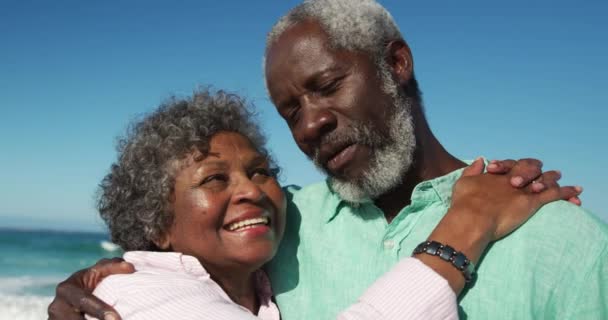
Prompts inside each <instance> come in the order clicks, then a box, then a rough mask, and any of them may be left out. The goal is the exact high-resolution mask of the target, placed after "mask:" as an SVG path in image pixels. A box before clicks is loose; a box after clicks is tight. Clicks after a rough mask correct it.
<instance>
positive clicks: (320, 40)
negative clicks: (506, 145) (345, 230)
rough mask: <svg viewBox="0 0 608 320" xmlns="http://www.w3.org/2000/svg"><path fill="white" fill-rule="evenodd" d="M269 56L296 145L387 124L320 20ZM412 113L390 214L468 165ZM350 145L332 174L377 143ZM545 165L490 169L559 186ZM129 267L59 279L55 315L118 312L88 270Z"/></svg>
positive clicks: (395, 67) (404, 50)
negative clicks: (421, 186)
mask: <svg viewBox="0 0 608 320" xmlns="http://www.w3.org/2000/svg"><path fill="white" fill-rule="evenodd" d="M385 49H386V62H387V63H388V64H389V66H390V69H391V71H392V75H393V77H394V79H396V80H397V82H398V85H399V86H400V87H401V88H402V89H403V90H404V91H405V92H408V90H410V91H411V88H408V86H409V85H411V83H412V82H411V81H412V77H413V60H412V56H411V52H410V50H409V48H408V46H407V44H406V43H405V42H403V41H401V40H394V41H391V42H389V43H388V44H387V45H386V48H385ZM266 61H267V62H266V78H267V81H268V88H269V91H270V95H271V98H272V101H273V102H274V104H275V105H276V106H277V110H278V111H279V113H280V114H281V116H282V117H283V118H284V119H285V120H286V121H287V123H288V125H289V128H290V130H291V132H292V135H293V137H294V140H295V141H296V143H297V144H298V147H299V148H300V149H301V150H302V151H303V152H304V153H305V154H307V155H308V156H309V157H312V156H313V154H314V150H315V149H317V148H320V152H321V160H322V161H321V162H322V163H323V164H324V165H325V164H326V162H327V161H328V160H329V159H330V158H332V157H333V156H334V155H335V154H336V153H339V152H341V151H342V149H343V148H344V147H345V146H331V145H322V144H321V141H322V137H323V136H324V135H326V134H328V133H329V132H332V131H334V130H346V128H347V127H348V125H349V123H351V122H352V121H353V120H363V121H365V122H367V123H371V125H372V126H373V128H374V129H376V130H380V131H382V132H386V131H387V128H386V123H387V119H386V116H387V115H386V113H385V112H379V110H382V108H388V106H389V105H390V104H391V103H392V102H391V100H390V99H389V96H388V95H387V94H385V93H384V92H382V91H381V90H380V87H381V85H380V79H379V77H378V75H377V72H376V70H377V67H376V66H375V65H374V63H373V61H372V60H371V59H370V57H369V56H368V55H367V54H365V53H358V52H352V51H345V50H333V49H330V48H329V46H328V42H327V36H326V34H325V32H324V31H323V30H322V29H321V27H320V26H319V24H318V23H316V22H314V21H308V22H303V23H299V24H296V25H295V26H293V27H291V28H290V29H288V30H287V31H286V32H285V33H284V34H282V35H281V36H280V37H279V39H278V40H277V42H276V43H274V44H273V45H272V46H271V47H270V48H269V51H268V55H267V60H266ZM412 116H413V119H414V126H415V135H416V146H417V148H416V152H415V155H414V163H413V165H412V167H411V168H410V170H409V171H408V172H407V174H406V175H405V177H404V178H403V179H402V181H403V183H401V184H400V185H398V186H397V187H395V188H393V189H391V190H390V191H388V192H386V193H384V194H382V195H381V196H379V197H378V198H377V199H375V200H374V202H375V204H376V205H377V206H378V207H379V208H380V209H382V211H383V212H384V214H385V217H386V219H387V220H388V221H391V220H392V219H393V218H394V217H395V216H396V215H397V214H398V213H399V211H401V209H402V208H404V207H405V206H407V205H408V204H409V203H410V196H411V193H412V191H413V189H414V187H415V186H416V185H417V184H418V183H420V182H421V181H425V180H429V179H433V178H436V177H439V176H442V175H445V174H447V173H449V172H451V171H454V170H456V169H459V168H462V167H464V166H466V164H465V163H463V162H462V161H460V160H458V159H457V158H455V157H453V156H452V155H451V154H449V153H448V152H447V151H446V150H445V149H444V148H443V146H442V145H441V144H440V143H439V141H438V140H437V139H436V138H435V136H434V135H433V133H432V132H431V130H430V127H429V125H428V123H427V121H426V118H425V116H424V114H423V110H422V106H421V105H420V104H419V103H414V104H413V106H412ZM353 149H354V151H352V153H350V155H349V157H348V161H346V163H345V164H343V165H340V166H339V167H337V168H333V169H332V168H328V171H329V173H330V174H331V175H332V176H337V177H347V178H354V177H357V176H358V175H360V174H362V172H363V171H364V170H365V169H366V168H367V165H368V163H369V160H370V157H371V155H372V152H373V150H371V149H370V148H368V147H366V146H364V145H356V146H355V147H354V148H353ZM541 167H542V164H541V163H540V161H538V160H534V159H522V160H519V161H518V162H516V161H513V160H505V161H501V162H496V163H494V164H493V165H491V166H488V168H487V169H488V171H489V172H491V173H495V174H502V173H507V172H509V174H510V175H511V176H512V177H513V178H512V180H511V183H512V185H513V186H514V187H522V188H528V189H531V190H533V191H541V190H543V189H544V188H547V187H555V186H556V185H557V184H556V180H558V179H559V176H560V174H559V173H558V172H556V171H549V172H546V173H544V174H543V173H542V172H541ZM532 181H535V182H536V183H531V182H532ZM558 189H559V188H558ZM571 202H574V203H576V204H580V200H579V199H578V198H572V199H571ZM130 272H133V269H132V267H131V266H130V265H129V264H126V263H120V262H119V260H114V261H100V262H99V263H98V264H97V265H96V266H94V267H93V268H89V269H84V270H81V271H79V272H77V273H75V274H73V275H72V276H71V277H70V278H69V279H67V280H66V281H65V282H63V283H62V284H60V285H59V286H58V288H57V296H56V298H55V300H54V301H53V303H52V304H51V305H50V306H49V317H50V319H83V315H82V313H80V311H84V312H87V313H89V314H91V315H93V316H95V317H98V318H100V319H104V317H105V318H106V319H118V318H119V317H118V315H117V314H116V313H115V312H114V310H113V309H112V308H111V307H109V306H107V305H106V304H105V303H103V302H101V301H99V300H98V299H97V298H95V297H94V296H92V295H90V292H92V290H93V288H94V285H95V283H92V282H91V283H85V278H86V279H90V278H91V277H88V278H87V277H85V275H86V274H90V273H96V274H98V275H99V276H100V277H96V278H102V277H104V276H106V275H109V274H116V273H130ZM111 317H113V318H111Z"/></svg>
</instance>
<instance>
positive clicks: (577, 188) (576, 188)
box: [574, 186, 583, 193]
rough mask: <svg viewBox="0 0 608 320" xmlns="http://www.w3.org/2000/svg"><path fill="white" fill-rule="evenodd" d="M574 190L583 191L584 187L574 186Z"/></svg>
mask: <svg viewBox="0 0 608 320" xmlns="http://www.w3.org/2000/svg"><path fill="white" fill-rule="evenodd" d="M574 190H576V192H578V193H581V192H583V187H581V186H576V187H574Z"/></svg>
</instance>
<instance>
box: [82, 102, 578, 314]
mask: <svg viewBox="0 0 608 320" xmlns="http://www.w3.org/2000/svg"><path fill="white" fill-rule="evenodd" d="M264 144H265V139H264V137H263V136H262V134H261V133H260V129H259V127H258V125H257V124H256V123H255V122H254V121H253V117H252V114H251V112H250V111H249V109H248V106H247V105H246V104H245V102H244V101H243V100H242V99H241V98H239V97H238V96H235V95H231V94H226V93H224V92H215V93H214V92H210V91H199V92H196V93H195V94H194V96H193V97H192V98H191V99H187V100H177V99H173V100H170V101H168V102H166V103H165V104H163V105H161V106H160V108H159V109H158V110H156V111H155V112H154V113H152V114H150V115H149V116H147V117H145V118H144V119H143V120H141V121H139V122H138V123H136V124H135V125H134V126H133V127H132V128H131V130H130V131H129V133H128V134H127V136H126V137H125V138H124V139H122V140H120V143H119V147H118V151H119V157H118V161H117V162H116V163H115V164H113V165H112V168H111V171H110V173H109V174H108V175H107V176H106V177H105V178H104V180H103V181H102V183H101V186H100V198H99V203H98V206H99V212H100V214H101V216H102V218H103V219H104V220H105V222H106V223H107V225H108V227H109V229H110V231H111V235H112V240H113V241H114V242H115V243H117V244H119V245H120V246H121V247H122V248H123V249H124V250H126V253H125V255H124V259H125V260H126V261H127V262H130V263H132V264H133V265H134V267H135V269H136V271H135V272H134V273H131V274H122V275H112V276H109V277H107V278H105V279H103V280H101V279H100V278H99V277H97V275H98V274H97V273H95V272H91V273H87V276H86V277H85V283H86V284H88V285H90V286H95V285H96V284H97V283H98V282H99V281H100V280H101V282H100V283H99V284H98V285H97V287H96V289H95V291H94V294H95V295H96V296H97V297H99V298H101V299H102V300H103V301H105V302H106V303H108V304H109V305H111V306H113V307H114V308H115V309H116V311H118V313H119V314H120V315H121V316H122V317H123V319H169V318H175V319H249V318H256V317H259V318H262V319H280V315H279V310H278V308H277V306H276V305H275V304H274V302H273V300H272V292H271V289H270V283H269V282H268V279H267V278H266V276H265V274H264V272H263V271H262V269H261V268H262V266H263V265H264V264H265V263H266V262H268V261H269V260H270V259H271V258H272V257H273V256H274V255H275V253H276V251H277V248H278V246H279V242H280V241H281V238H282V236H283V232H284V227H285V219H286V199H285V197H284V194H283V192H282V190H281V188H280V186H279V184H278V182H277V173H278V171H279V170H278V168H277V166H276V164H275V162H274V161H273V159H272V157H271V156H270V154H269V152H268V151H267V150H266V148H265V146H264ZM482 169H483V163H482V161H476V162H475V163H474V164H473V165H472V166H471V167H469V168H467V169H466V172H465V173H464V176H465V177H464V178H461V181H460V182H459V183H458V184H457V187H456V188H455V191H454V199H453V206H452V207H453V208H454V209H450V211H451V212H449V213H448V214H447V215H446V218H444V220H442V222H441V223H440V224H439V225H438V226H437V228H436V229H435V231H434V232H433V234H432V235H431V239H433V240H437V241H441V242H443V243H450V244H453V245H454V246H455V247H456V248H457V249H459V250H461V251H462V252H463V254H462V255H463V257H464V254H466V255H467V256H468V257H469V258H470V259H471V260H472V261H477V259H478V258H479V256H480V255H481V253H482V252H483V250H485V247H486V246H487V244H488V243H489V242H490V241H491V240H495V239H497V238H499V237H502V236H503V235H505V234H506V233H508V232H510V231H512V230H513V229H514V228H516V227H517V226H518V225H519V224H521V223H523V221H525V219H527V218H528V217H529V216H530V215H531V214H532V213H533V212H534V211H535V210H536V209H537V208H538V207H540V206H541V205H542V204H544V203H546V202H548V201H551V200H555V198H556V196H552V197H551V196H544V197H539V196H538V195H539V194H538V193H534V192H532V191H530V192H528V194H527V195H526V196H527V197H528V200H530V201H528V202H522V201H512V202H513V204H510V202H509V201H508V200H510V199H512V198H513V197H514V195H513V194H514V193H513V192H512V190H514V189H513V188H512V187H510V186H508V185H507V183H498V182H497V181H498V180H496V179H500V178H501V176H498V175H487V174H485V175H480V174H479V173H480V172H481V171H482ZM500 181H504V180H500ZM500 184H503V185H504V186H499V185H500ZM545 184H546V185H547V186H553V187H556V188H557V186H556V184H555V183H554V181H553V182H552V181H551V179H550V178H549V177H547V178H546V179H545ZM488 186H492V187H493V188H494V190H495V192H494V193H493V195H488V196H486V197H487V199H486V198H483V194H484V193H482V192H478V191H479V190H484V189H486V188H488ZM567 190H570V189H567ZM572 190H573V189H572ZM572 190H571V191H572ZM476 192H477V193H478V194H481V195H482V196H480V197H481V198H479V197H477V198H476V199H477V200H479V199H481V200H487V201H489V202H491V203H496V204H495V205H493V204H490V207H491V208H489V209H488V210H487V211H488V212H487V214H486V215H483V216H479V217H477V220H476V223H475V224H474V225H471V224H470V223H467V221H470V220H468V219H461V218H460V217H461V216H460V217H459V215H462V214H466V212H467V206H466V205H460V204H466V202H465V201H464V199H466V198H467V197H470V195H471V194H472V193H476ZM575 193H576V192H575V191H572V192H570V193H568V194H566V193H562V195H561V196H562V197H564V198H566V199H567V198H570V197H571V196H574V195H576V194H575ZM518 194H519V193H518ZM497 195H498V196H497ZM519 195H520V196H521V194H519ZM513 199H514V198H513ZM498 200H502V201H498ZM492 206H493V207H492ZM507 209H508V210H507ZM505 212H515V213H516V214H506V213H505ZM480 229H481V230H480ZM454 230H458V232H454ZM480 233H481V234H484V235H486V234H487V235H488V236H486V237H482V238H483V239H484V240H483V241H481V242H480V241H477V242H474V241H470V240H472V239H478V238H479V237H478V235H479V234H480ZM469 235H470V237H469ZM473 236H475V238H474V237H473ZM429 245H431V244H430V243H429ZM457 245H458V246H457ZM442 248H443V252H444V253H445V252H447V250H448V249H447V248H445V247H442ZM422 250H424V251H428V250H430V249H429V248H423V249H422ZM441 252H442V251H441V250H440V251H438V252H435V253H436V254H437V255H440V254H441ZM452 255H453V257H456V255H457V253H456V252H452ZM451 263H452V264H454V261H451ZM469 265H470V267H469V268H466V267H467V266H466V265H463V266H461V267H462V268H460V269H457V268H454V267H453V266H452V265H451V264H450V261H443V260H441V259H439V258H437V257H432V256H431V255H418V256H416V258H406V259H404V260H402V261H401V262H400V263H399V264H398V265H397V266H396V267H394V268H393V269H392V270H391V271H390V272H389V273H387V274H386V275H384V276H383V277H381V278H380V279H379V280H378V281H377V282H376V283H374V284H373V285H372V287H371V288H370V289H369V290H368V291H367V292H366V293H365V294H364V295H363V296H362V297H361V299H360V301H359V302H358V303H356V304H354V305H353V306H351V307H350V308H348V309H346V310H345V311H344V312H343V313H342V314H341V315H340V318H343V319H376V318H379V317H388V316H389V315H398V316H399V317H401V316H403V317H408V316H409V317H412V318H416V317H424V318H428V319H433V318H442V319H443V318H457V311H456V310H457V309H456V294H457V293H458V292H459V291H460V290H461V289H462V287H463V283H464V280H465V277H467V276H470V275H471V274H470V272H471V270H472V265H473V264H472V263H470V264H469ZM463 272H464V277H463ZM467 272H468V273H467ZM345 276H348V275H345ZM446 280H447V281H446ZM420 292H425V293H426V294H425V295H420V294H419V293H420ZM455 293H456V294H455ZM319 303H323V302H322V301H320V302H319ZM106 319H110V315H108V316H107V317H106Z"/></svg>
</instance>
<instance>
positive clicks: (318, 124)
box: [298, 97, 337, 144]
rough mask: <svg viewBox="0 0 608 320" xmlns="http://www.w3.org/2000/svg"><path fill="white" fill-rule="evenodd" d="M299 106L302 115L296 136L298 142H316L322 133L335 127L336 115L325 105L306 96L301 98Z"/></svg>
mask: <svg viewBox="0 0 608 320" xmlns="http://www.w3.org/2000/svg"><path fill="white" fill-rule="evenodd" d="M300 106H301V108H302V112H303V116H304V117H303V119H302V120H303V121H302V127H301V128H300V134H299V137H298V140H299V142H300V143H304V144H308V143H314V142H318V141H319V139H321V137H322V136H323V135H325V134H327V133H329V132H331V131H333V130H334V129H335V128H336V126H337V119H336V116H335V114H334V113H332V112H331V110H330V108H328V107H327V106H323V105H321V104H320V103H319V102H318V101H313V100H311V99H308V98H306V97H304V98H302V99H301V101H300Z"/></svg>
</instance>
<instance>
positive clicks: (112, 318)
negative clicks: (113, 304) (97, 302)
mask: <svg viewBox="0 0 608 320" xmlns="http://www.w3.org/2000/svg"><path fill="white" fill-rule="evenodd" d="M103 320H118V316H117V315H115V314H114V313H112V312H106V313H105V314H104V315H103Z"/></svg>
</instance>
